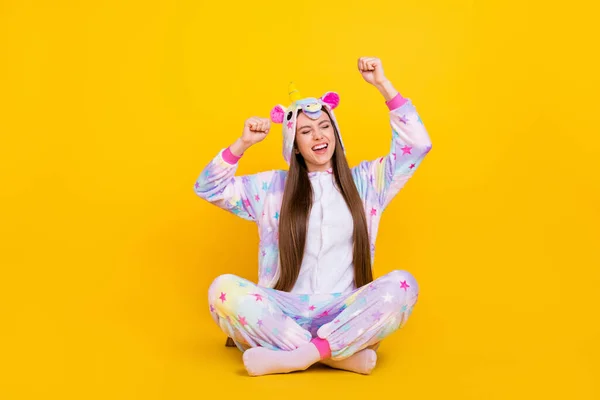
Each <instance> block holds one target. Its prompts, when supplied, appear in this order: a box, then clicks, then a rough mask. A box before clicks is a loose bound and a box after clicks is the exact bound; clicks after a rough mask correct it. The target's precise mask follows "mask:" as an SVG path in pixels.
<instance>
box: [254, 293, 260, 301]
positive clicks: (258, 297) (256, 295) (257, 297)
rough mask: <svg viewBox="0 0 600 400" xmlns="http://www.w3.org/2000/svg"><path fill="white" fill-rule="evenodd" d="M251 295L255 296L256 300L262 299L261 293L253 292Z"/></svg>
mask: <svg viewBox="0 0 600 400" xmlns="http://www.w3.org/2000/svg"><path fill="white" fill-rule="evenodd" d="M252 296H254V297H256V301H263V298H262V295H261V294H259V293H254V294H253V295H252Z"/></svg>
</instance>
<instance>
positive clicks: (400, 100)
mask: <svg viewBox="0 0 600 400" xmlns="http://www.w3.org/2000/svg"><path fill="white" fill-rule="evenodd" d="M407 101H408V99H405V98H404V97H402V95H401V94H400V93H398V94H397V95H396V96H394V98H393V99H391V100H390V101H386V102H385V104H386V105H387V106H388V108H389V109H390V111H392V110H395V109H397V108H400V107H402V106H403V105H404V103H406V102H407Z"/></svg>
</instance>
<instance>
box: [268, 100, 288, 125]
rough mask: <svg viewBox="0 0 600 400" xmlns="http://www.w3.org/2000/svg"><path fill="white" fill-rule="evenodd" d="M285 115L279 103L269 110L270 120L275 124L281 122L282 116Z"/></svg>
mask: <svg viewBox="0 0 600 400" xmlns="http://www.w3.org/2000/svg"><path fill="white" fill-rule="evenodd" d="M284 115H285V108H283V106H282V105H281V104H278V105H276V106H275V107H273V109H272V110H271V121H273V122H275V123H276V124H281V123H282V122H283V116H284Z"/></svg>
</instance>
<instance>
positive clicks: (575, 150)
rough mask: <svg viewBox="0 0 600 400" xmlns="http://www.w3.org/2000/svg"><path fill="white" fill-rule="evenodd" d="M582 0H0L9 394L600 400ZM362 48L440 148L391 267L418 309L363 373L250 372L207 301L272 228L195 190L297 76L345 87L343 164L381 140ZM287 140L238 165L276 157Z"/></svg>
mask: <svg viewBox="0 0 600 400" xmlns="http://www.w3.org/2000/svg"><path fill="white" fill-rule="evenodd" d="M582 3H584V2H583V1H581V2H579V1H571V2H560V3H559V4H560V6H559V5H557V6H553V5H551V2H541V1H539V2H526V1H516V0H505V1H493V2H483V1H479V2H475V1H458V0H457V1H446V2H444V1H406V2H393V1H380V2H364V1H354V0H349V1H348V0H347V1H344V2H341V1H339V2H336V1H324V2H294V3H290V2H288V3H286V2H276V1H263V2H248V1H246V2H240V3H239V4H236V3H235V2H227V1H217V2H208V1H190V0H187V1H162V2H157V1H148V0H146V1H129V2H122V1H114V0H112V1H100V2H83V1H70V2H69V1H59V0H53V1H20V0H4V1H2V2H1V3H0V57H1V59H0V61H1V62H0V93H1V95H0V99H1V100H0V134H1V142H0V160H2V168H1V179H2V180H1V187H2V189H1V201H2V203H1V205H2V207H1V214H0V230H1V231H0V232H1V238H0V264H1V267H2V269H1V271H2V277H1V279H0V282H1V283H0V285H1V287H0V289H1V290H0V293H1V294H0V300H1V302H2V303H1V306H0V310H1V311H0V312H1V314H0V321H1V327H0V328H1V329H0V343H1V344H0V346H1V348H0V350H1V351H0V358H1V359H2V363H1V364H2V370H1V372H0V398H2V399H21V398H36V399H46V398H79V399H84V398H103V399H108V398H111V399H112V398H115V399H116V398H119V399H120V398H123V399H133V398H136V399H137V398H140V399H151V398H161V399H176V398H177V399H185V398H189V399H205V398H219V399H235V398H243V399H259V398H260V399H300V398H302V399H307V398H325V396H327V398H337V397H338V396H339V398H357V399H359V398H372V397H373V396H377V398H380V396H385V397H387V398H392V397H397V398H420V399H421V398H427V399H429V398H431V399H437V398H455V399H468V398H472V399H516V398H523V399H531V398H546V399H550V398H552V399H555V398H556V399H558V398H570V399H592V398H599V397H600V388H599V383H598V380H599V378H600V368H599V360H600V350H599V344H598V342H599V339H600V329H599V323H598V316H599V309H598V306H599V305H600V302H599V299H598V294H597V291H598V288H599V287H600V272H599V267H600V256H599V251H598V248H597V246H598V244H599V239H600V234H599V228H598V225H599V223H600V208H599V204H600V178H599V172H600V167H599V164H598V162H599V161H598V157H599V156H600V152H599V146H598V145H599V143H600V139H599V135H598V133H599V129H598V121H597V117H596V116H597V115H598V105H599V104H598V101H597V98H598V91H599V89H600V88H599V85H598V83H599V82H598V80H599V79H598V71H599V70H600V65H599V63H598V61H597V59H596V58H595V57H596V56H597V51H598V32H597V24H598V17H597V10H593V9H590V8H587V7H586V6H583V5H582ZM360 56H376V57H380V58H381V59H382V61H383V66H384V69H385V71H386V74H387V75H388V77H389V78H390V80H391V81H392V82H393V83H394V84H395V86H396V87H397V88H398V89H399V90H400V91H401V92H402V93H403V94H404V95H405V96H406V97H409V98H411V99H412V100H413V102H414V104H415V105H416V106H417V108H418V110H419V112H420V113H421V116H422V119H423V121H424V123H425V126H426V127H427V128H428V131H429V134H430V136H431V139H432V141H433V150H432V151H431V153H430V154H429V155H428V157H427V158H426V160H425V162H424V163H423V164H422V165H421V167H420V169H419V170H418V171H417V173H416V174H415V176H414V178H413V179H412V180H411V181H410V182H409V183H408V185H407V186H406V187H405V189H404V190H403V191H401V193H400V195H399V196H398V197H397V198H396V200H395V201H394V202H393V203H392V205H391V206H390V208H389V209H388V211H387V212H386V214H385V215H384V218H383V221H382V225H381V230H380V234H379V240H378V253H377V256H376V261H375V267H376V275H377V276H380V275H382V274H384V273H386V272H388V271H390V270H392V269H406V270H409V271H411V272H412V273H413V274H414V275H415V277H416V278H417V280H418V281H419V283H420V285H421V297H420V301H419V304H418V306H417V308H416V309H415V312H414V313H413V315H412V318H411V320H410V321H409V323H408V324H407V326H406V327H405V329H403V330H402V331H400V332H397V333H396V334H394V335H393V336H392V337H391V338H390V339H388V340H386V341H385V342H384V344H383V346H382V347H381V351H380V362H379V365H378V367H377V369H376V370H375V372H374V373H373V375H372V376H370V377H363V376H358V375H353V374H350V373H344V372H338V371H331V370H327V369H324V368H319V367H317V368H314V369H311V370H309V371H308V372H306V373H298V374H292V375H287V376H271V377H266V378H248V377H246V375H245V372H244V370H243V367H242V364H241V354H240V353H239V351H238V350H236V349H231V348H224V347H223V341H224V337H223V335H222V333H221V332H220V331H219V330H218V328H217V326H216V325H215V324H214V323H213V322H212V320H211V319H210V317H209V312H208V306H207V301H206V291H207V288H208V285H209V284H210V282H211V281H212V279H214V278H215V277H216V276H218V275H219V274H223V273H226V272H231V273H236V274H238V275H241V276H244V277H247V278H250V279H256V263H257V233H256V228H255V226H254V225H253V224H252V223H249V222H245V221H243V220H241V219H238V218H236V217H235V216H233V215H229V214H227V213H225V212H223V211H220V210H218V209H217V208H216V207H214V206H212V205H210V204H208V203H206V202H204V201H202V200H201V199H199V198H197V197H196V196H195V194H194V192H193V184H194V181H195V179H196V177H197V175H198V174H199V173H200V171H201V169H202V168H203V167H204V166H205V164H206V163H208V161H209V160H210V159H211V158H212V157H213V156H214V155H215V154H216V153H217V151H218V150H220V149H221V148H223V147H225V146H227V145H229V144H230V143H232V142H233V141H234V140H235V139H236V138H237V137H238V136H239V135H240V133H241V128H242V124H243V121H244V120H245V119H246V118H247V117H249V116H252V115H259V116H265V117H266V116H268V112H269V111H270V109H271V108H272V107H273V106H274V105H276V104H277V103H282V104H284V105H287V104H288V99H287V96H286V90H287V84H288V82H289V81H290V80H292V79H293V80H295V81H296V82H297V84H298V86H299V88H300V89H301V91H302V92H303V94H304V95H306V96H318V95H321V94H322V93H324V92H325V91H327V90H334V91H337V92H338V93H339V94H340V96H341V103H340V107H339V109H338V110H337V117H338V120H339V122H340V126H341V131H342V134H343V137H344V140H345V143H346V146H347V149H348V152H347V153H348V158H349V160H350V163H351V164H352V165H355V164H356V163H358V162H359V161H361V160H363V159H372V158H375V157H377V156H379V155H382V154H385V153H386V152H387V150H388V146H389V140H390V135H391V133H390V128H389V121H388V117H387V113H386V108H385V105H384V103H383V99H382V98H381V96H380V95H379V93H378V92H377V91H376V90H375V89H374V88H372V87H370V86H369V85H368V84H367V83H365V82H364V81H363V80H362V78H361V76H360V75H359V73H358V72H357V68H356V60H357V59H358V57H360ZM280 135H281V133H280V127H277V128H276V129H274V130H273V131H272V133H271V136H272V137H270V138H268V139H267V140H266V141H265V142H264V143H262V144H261V145H260V146H257V147H256V148H253V149H251V150H250V151H248V152H247V154H246V155H245V156H244V159H243V163H241V165H240V169H239V172H240V173H242V174H244V173H253V172H258V171H260V170H265V169H271V168H284V167H285V164H284V161H283V158H282V156H281V136H280ZM209 226H212V228H209ZM316 387H318V388H319V389H318V390H319V391H320V392H318V391H316Z"/></svg>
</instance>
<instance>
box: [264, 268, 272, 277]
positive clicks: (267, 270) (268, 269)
mask: <svg viewBox="0 0 600 400" xmlns="http://www.w3.org/2000/svg"><path fill="white" fill-rule="evenodd" d="M271 271H272V269H271V267H269V268H267V269H265V272H266V273H267V275H268V274H270V273H271Z"/></svg>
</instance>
